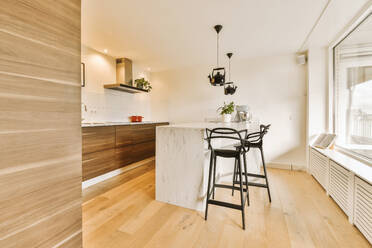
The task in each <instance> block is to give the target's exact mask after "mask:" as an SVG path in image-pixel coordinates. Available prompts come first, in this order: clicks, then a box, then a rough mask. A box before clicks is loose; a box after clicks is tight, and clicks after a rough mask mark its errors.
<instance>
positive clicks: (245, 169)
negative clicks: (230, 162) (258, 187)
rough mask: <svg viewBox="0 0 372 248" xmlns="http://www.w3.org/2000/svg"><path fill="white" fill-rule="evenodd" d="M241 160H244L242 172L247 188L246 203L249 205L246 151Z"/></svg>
mask: <svg viewBox="0 0 372 248" xmlns="http://www.w3.org/2000/svg"><path fill="white" fill-rule="evenodd" d="M243 162H244V172H245V183H246V189H247V205H248V206H249V190H248V170H247V156H246V153H244V154H243Z"/></svg>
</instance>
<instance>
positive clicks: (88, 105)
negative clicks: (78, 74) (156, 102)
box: [81, 45, 152, 122]
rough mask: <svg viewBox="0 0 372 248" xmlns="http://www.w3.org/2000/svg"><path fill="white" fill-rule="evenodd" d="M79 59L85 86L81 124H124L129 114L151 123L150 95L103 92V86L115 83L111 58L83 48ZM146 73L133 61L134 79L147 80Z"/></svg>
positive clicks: (113, 61)
mask: <svg viewBox="0 0 372 248" xmlns="http://www.w3.org/2000/svg"><path fill="white" fill-rule="evenodd" d="M81 58H82V62H84V63H85V66H86V86H85V87H83V88H82V90H81V100H82V106H81V113H82V119H83V122H127V121H128V120H129V119H128V117H129V116H131V115H141V116H143V117H144V121H152V119H151V99H150V94H148V93H138V94H130V93H126V92H121V91H115V90H110V89H104V87H103V86H104V84H110V83H114V82H115V81H116V63H115V58H113V57H110V56H108V55H105V54H102V53H100V52H98V51H96V50H93V49H91V48H89V47H86V46H84V45H83V46H82V56H81ZM147 74H148V73H147V72H146V70H145V69H144V68H141V66H139V65H138V64H136V63H135V61H134V63H133V76H134V79H135V78H139V77H141V76H142V77H146V78H148V75H147ZM85 109H86V110H85Z"/></svg>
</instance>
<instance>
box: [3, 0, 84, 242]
mask: <svg viewBox="0 0 372 248" xmlns="http://www.w3.org/2000/svg"><path fill="white" fill-rule="evenodd" d="M80 6H81V2H80V0H1V1H0V19H1V21H0V158H1V163H0V211H1V214H0V247H2V248H6V247H22V248H23V247H31V248H32V247H81V246H82V242H81V181H82V178H81V177H82V174H81V170H82V169H81V153H82V149H81V127H80V125H81V114H80V108H81V107H80V90H81V88H80V45H81V44H80Z"/></svg>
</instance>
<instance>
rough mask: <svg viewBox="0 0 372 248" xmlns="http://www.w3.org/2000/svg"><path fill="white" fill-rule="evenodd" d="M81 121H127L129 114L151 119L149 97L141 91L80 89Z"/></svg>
mask: <svg viewBox="0 0 372 248" xmlns="http://www.w3.org/2000/svg"><path fill="white" fill-rule="evenodd" d="M81 111H82V118H83V122H104V121H106V122H117V121H128V120H129V119H128V117H129V116H131V115H141V116H144V120H145V121H146V120H151V106H150V97H149V95H145V94H143V93H140V94H128V93H125V92H120V91H114V90H107V89H105V90H104V92H103V93H96V92H89V91H85V90H84V88H83V90H82V109H81Z"/></svg>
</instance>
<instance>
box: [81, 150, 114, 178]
mask: <svg viewBox="0 0 372 248" xmlns="http://www.w3.org/2000/svg"><path fill="white" fill-rule="evenodd" d="M117 168H119V167H118V164H117V163H116V161H115V148H113V149H108V150H103V151H99V152H93V153H88V154H83V181H85V180H88V179H90V178H93V177H96V176H99V175H102V174H105V173H107V172H110V171H112V170H115V169H117Z"/></svg>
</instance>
